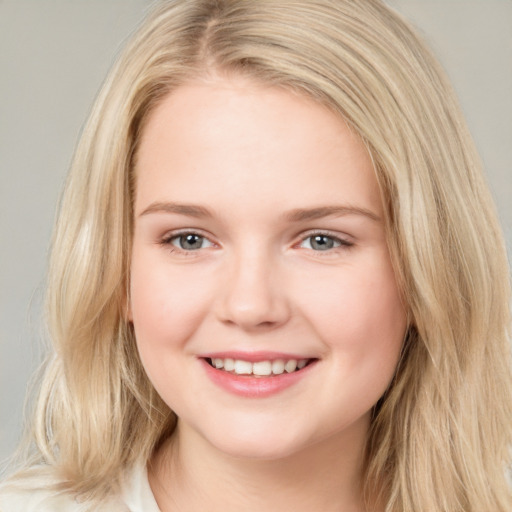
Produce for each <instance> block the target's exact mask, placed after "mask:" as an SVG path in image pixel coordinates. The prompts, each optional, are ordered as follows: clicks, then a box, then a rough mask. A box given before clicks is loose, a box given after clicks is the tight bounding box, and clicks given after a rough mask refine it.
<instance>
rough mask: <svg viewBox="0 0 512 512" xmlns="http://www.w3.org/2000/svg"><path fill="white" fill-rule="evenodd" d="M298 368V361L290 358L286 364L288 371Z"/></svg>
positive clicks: (285, 367)
mask: <svg viewBox="0 0 512 512" xmlns="http://www.w3.org/2000/svg"><path fill="white" fill-rule="evenodd" d="M296 368H297V361H296V360H295V359H290V360H289V361H286V364H285V365H284V369H285V370H286V373H292V372H294V371H295V369H296Z"/></svg>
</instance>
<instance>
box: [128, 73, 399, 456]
mask: <svg viewBox="0 0 512 512" xmlns="http://www.w3.org/2000/svg"><path fill="white" fill-rule="evenodd" d="M136 173H137V178H136V198H135V232H134V241H133V254H132V267H131V292H130V320H131V321H132V322H133V325H134V330H135V335H136V339H137V345H138V349H139V352H140V356H141V359H142V363H143V365H144V367H145V370H146V372H147V375H148V377H149V379H150V380H151V382H152V383H153V385H154V387H155V388H156V390H157V391H158V393H159V394H160V396H161V397H162V398H163V400H164V401H165V402H166V403H167V404H168V405H169V407H170V408H171V409H172V410H173V411H175V412H176V414H177V415H178V418H179V420H178V424H179V427H180V428H181V429H189V430H190V431H191V432H194V433H195V435H196V437H197V438H199V439H201V440H203V441H206V442H207V443H209V445H210V446H213V447H215V448H217V449H219V450H222V451H223V452H225V453H229V454H232V455H236V456H242V457H266V458H272V457H284V456H286V455H290V454H292V453H294V452H298V451H300V450H302V449H304V448H306V447H308V446H311V445H313V444H314V443H317V442H328V441H329V440H333V441H334V440H337V441H339V440H342V439H344V438H345V439H348V436H349V432H350V433H351V434H350V435H352V436H353V434H354V432H356V433H359V434H360V435H361V436H364V434H365V433H366V429H367V427H368V422H369V414H370V413H369V411H370V410H371V408H372V406H373V405H374V404H375V403H376V402H377V400H378V399H379V397H380V396H381V395H382V394H383V393H384V391H385V390H386V387H387V386H388V384H389V382H390V380H391V378H392V376H393V373H394V369H395V367H396V364H397V360H398V357H399V353H400V348H401V344H402V340H403V336H404V331H405V313H404V308H403V306H402V304H401V301H400V297H399V293H398V290H397V285H396V282H395V277H394V274H393V270H392V266H391V262H390V257H389V253H388V249H387V244H386V237H385V229H384V221H383V217H384V212H383V207H382V203H381V199H380V195H379V189H378V185H377V182H376V178H375V176H374V171H373V168H372V164H371V161H370V158H369V156H368V154H367V152H366V150H365V147H364V145H363V144H362V142H361V141H360V140H359V139H358V137H357V136H355V135H354V134H353V133H352V132H351V131H350V129H349V128H348V127H347V125H346V124H345V123H344V122H343V120H341V119H340V118H339V117H338V116H336V115H334V114H333V113H331V112H330V111H329V110H327V109H326V108H325V107H323V106H321V105H319V104H317V103H315V102H314V101H313V100H311V99H308V98H306V97H302V96H299V95H296V94H294V93H292V92H289V91H286V90H283V89H279V88H273V87H266V86H262V85H259V84H256V83H254V82H250V81H248V80H247V79H242V78H233V77H231V78H229V79H228V78H217V79H215V80H213V79H212V80H211V81H209V82H198V83H192V84H189V85H185V86H181V87H180V88H178V89H177V90H176V91H174V92H172V93H171V94H170V95H169V96H168V97H167V98H166V99H165V100H164V101H163V102H162V103H161V104H160V105H159V106H158V107H157V108H156V109H155V111H154V112H153V113H152V114H151V116H150V118H149V120H148V123H147V125H146V127H145V130H144V133H143V137H142V140H141V144H140V151H139V155H138V160H137V168H136Z"/></svg>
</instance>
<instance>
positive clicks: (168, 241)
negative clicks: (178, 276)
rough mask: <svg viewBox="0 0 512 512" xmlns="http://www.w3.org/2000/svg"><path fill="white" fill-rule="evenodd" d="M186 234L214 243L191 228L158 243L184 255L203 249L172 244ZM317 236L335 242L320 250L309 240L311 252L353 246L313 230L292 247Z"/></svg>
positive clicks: (171, 234)
mask: <svg viewBox="0 0 512 512" xmlns="http://www.w3.org/2000/svg"><path fill="white" fill-rule="evenodd" d="M187 235H194V236H197V237H200V238H202V239H203V240H207V241H208V242H209V243H210V244H211V245H214V244H213V242H211V241H210V240H209V238H208V237H207V236H205V235H203V234H201V233H200V232H197V231H193V230H191V231H181V232H178V233H170V234H169V235H167V236H165V237H164V238H162V240H161V241H160V245H162V246H165V247H166V248H168V249H169V250H170V252H171V253H180V254H181V255H184V256H194V255H195V254H194V253H196V252H198V251H199V250H200V249H203V247H200V248H198V249H189V250H187V249H183V248H180V247H177V246H175V245H174V244H173V241H174V240H178V239H179V238H180V237H184V236H187ZM317 236H321V237H325V238H327V239H329V240H332V241H333V242H334V244H335V246H334V247H331V248H329V249H326V250H324V251H322V250H314V249H313V248H312V247H311V242H310V244H309V245H310V248H308V250H312V251H313V252H315V253H319V254H322V253H324V254H325V256H327V255H329V254H330V255H332V253H333V252H338V251H340V250H341V251H343V250H348V249H351V248H352V247H353V246H354V243H353V242H350V241H348V240H346V239H343V238H340V237H339V236H336V235H334V234H332V233H330V232H328V231H313V232H310V233H307V234H306V236H303V237H302V238H301V239H300V241H299V243H298V244H295V245H294V247H297V246H300V245H302V244H303V243H304V242H305V241H307V240H310V239H313V238H314V237H317Z"/></svg>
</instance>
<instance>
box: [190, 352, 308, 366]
mask: <svg viewBox="0 0 512 512" xmlns="http://www.w3.org/2000/svg"><path fill="white" fill-rule="evenodd" d="M199 357H200V358H202V359H235V360H237V359H238V360H241V361H249V362H251V363H257V362H258V361H275V360H277V359H283V360H285V361H290V360H291V359H296V360H301V359H316V358H314V357H311V356H308V355H304V354H292V353H289V352H274V351H256V352H242V351H222V352H208V353H206V354H201V355H199Z"/></svg>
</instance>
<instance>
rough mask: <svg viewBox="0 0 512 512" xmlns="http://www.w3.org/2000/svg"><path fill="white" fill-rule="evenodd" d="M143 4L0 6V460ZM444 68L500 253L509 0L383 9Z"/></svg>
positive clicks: (510, 148) (508, 225) (511, 129)
mask: <svg viewBox="0 0 512 512" xmlns="http://www.w3.org/2000/svg"><path fill="white" fill-rule="evenodd" d="M150 3H151V2H150V1H149V0H0V241H1V245H0V460H1V459H4V458H6V457H7V456H8V455H9V454H10V453H11V452H12V450H13V448H14V446H15V444H16V441H17V439H18V436H19V433H20V429H21V421H22V420H21V418H22V410H23V401H24V395H25V388H26V385H27V382H28V380H29V378H30V375H31V374H32V373H33V371H34V369H35V368H36V367H37V364H38V362H39V360H40V357H41V339H42V338H43V335H42V329H41V327H40V305H41V297H42V292H43V289H44V275H45V267H46V259H47V251H48V245H49V240H50V236H51V226H52V224H53V219H54V215H55V208H56V204H57V201H58V198H59V193H60V190H61V188H62V183H63V180H64V176H65V174H66V171H67V169H68V166H69V164H70V161H71V157H72V153H73V149H74V146H75V144H76V142H77V139H78V137H79V134H80V130H81V128H82V125H83V123H84V121H85V119H86V117H87V113H88V111H89V109H90V107H91V104H92V102H93V99H94V97H95V94H96V92H97V90H98V88H99V86H100V84H101V82H102V80H103V78H104V76H105V74H106V72H107V70H108V68H109V66H110V64H111V63H112V61H113V59H114V57H115V56H116V54H117V53H118V51H119V49H120V47H121V45H122V42H123V41H124V40H125V39H126V38H127V37H128V35H129V34H130V33H131V32H132V31H133V30H134V28H135V26H136V25H137V23H138V21H139V20H140V19H141V18H142V16H143V14H144V13H145V12H146V10H147V8H148V6H149V5H150ZM389 3H390V4H391V5H393V6H395V7H396V8H397V9H398V10H399V11H400V12H402V13H403V14H404V15H406V17H408V18H409V19H411V20H412V21H413V23H415V24H416V26H417V27H419V29H420V31H421V32H422V33H423V35H424V36H425V38H426V39H427V40H428V41H429V42H430V44H431V46H432V48H433V49H434V52H435V53H436V54H437V55H438V57H439V58H440V60H441V62H442V63H443V64H444V66H445V67H446V69H447V71H448V73H449V75H450V77H451V78H452V81H453V82H454V85H455V88H456V89H457V91H458V93H459V97H460V100H461V103H462V106H463V109H464V111H465V113H466V116H467V119H468V123H469V126H470V129H471V131H472V133H473V136H474V138H475V140H476V143H477V146H478V148H479V150H480V153H481V155H482V158H483V160H484V162H485V164H486V168H487V170H488V175H489V181H490V184H491V188H492V190H493V193H494V196H495V198H496V201H497V204H498V210H499V213H500V216H501V219H502V222H503V226H504V230H505V234H506V237H507V244H508V248H509V254H512V251H511V247H512V201H510V199H509V198H510V196H511V192H512V28H511V27H512V0H389Z"/></svg>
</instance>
